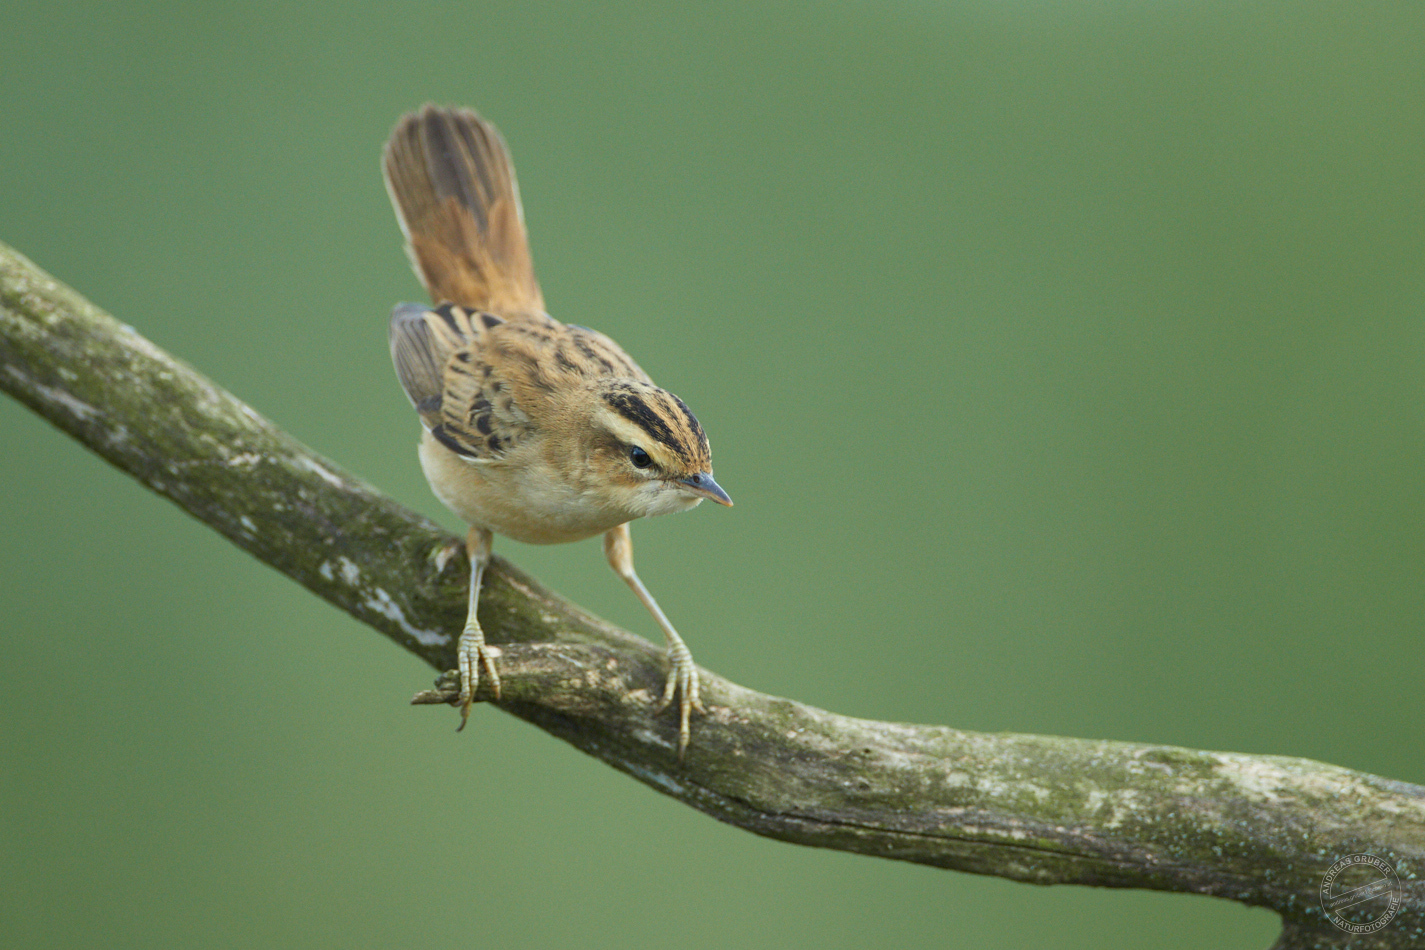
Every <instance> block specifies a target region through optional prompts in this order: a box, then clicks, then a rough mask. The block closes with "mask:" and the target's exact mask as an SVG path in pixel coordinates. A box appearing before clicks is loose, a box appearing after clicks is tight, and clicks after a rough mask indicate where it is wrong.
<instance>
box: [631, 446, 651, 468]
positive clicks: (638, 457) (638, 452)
mask: <svg viewBox="0 0 1425 950" xmlns="http://www.w3.org/2000/svg"><path fill="white" fill-rule="evenodd" d="M628 460H629V461H630V462H632V463H633V467H634V468H647V467H648V466H650V465H652V464H653V459H651V458H649V457H648V453H647V452H645V451H643V450H642V449H640V448H639V447H638V446H636V445H635V446H633V447H631V448H630V449H629V450H628Z"/></svg>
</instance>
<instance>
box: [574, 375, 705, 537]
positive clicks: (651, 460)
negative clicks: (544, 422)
mask: <svg viewBox="0 0 1425 950" xmlns="http://www.w3.org/2000/svg"><path fill="white" fill-rule="evenodd" d="M595 395H596V399H595V400H594V403H595V407H596V408H595V409H594V412H593V414H592V417H591V419H590V427H589V431H590V434H591V438H592V440H593V445H592V446H591V449H592V451H591V452H590V464H591V467H593V468H594V469H595V470H596V471H597V473H598V474H599V476H600V482H601V483H602V484H603V485H605V486H607V488H608V490H609V491H610V492H611V494H612V495H613V497H612V498H611V501H613V502H614V504H615V505H617V506H618V507H620V508H623V509H625V510H627V511H629V512H630V513H632V514H633V515H634V516H635V517H643V516H646V515H662V514H668V513H670V512H674V511H686V510H687V509H689V508H692V507H695V506H696V505H697V504H698V503H699V502H701V501H702V500H703V499H704V498H708V499H711V500H712V501H715V502H717V503H718V504H720V505H728V506H731V504H732V499H730V498H728V497H727V492H725V491H723V490H722V488H721V487H720V486H719V485H718V483H717V482H715V481H713V474H712V451H711V449H710V448H709V447H708V437H707V436H706V435H705V434H704V433H703V427H702V426H700V425H699V424H698V420H697V418H696V417H695V416H694V415H693V413H692V412H691V411H690V410H689V409H688V407H687V406H686V405H685V404H684V403H683V400H681V399H679V398H678V397H677V396H675V395H673V394H672V393H670V392H668V391H667V390H666V389H659V388H658V387H657V386H654V385H651V384H649V383H644V382H638V381H634V380H626V379H620V380H607V379H605V380H600V382H599V386H598V389H597V391H596V393H595Z"/></svg>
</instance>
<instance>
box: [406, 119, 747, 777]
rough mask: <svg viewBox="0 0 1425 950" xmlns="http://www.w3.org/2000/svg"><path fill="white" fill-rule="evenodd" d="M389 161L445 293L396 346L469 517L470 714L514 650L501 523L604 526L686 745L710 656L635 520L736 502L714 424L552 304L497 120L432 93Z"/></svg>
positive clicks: (418, 311)
mask: <svg viewBox="0 0 1425 950" xmlns="http://www.w3.org/2000/svg"><path fill="white" fill-rule="evenodd" d="M382 171H383V173H384V178H385V183H386V190H387V192H388V193H389V195H390V198H391V203H392V205H393V207H394V208H395V211H396V218H397V221H398V223H399V224H400V227H401V232H402V234H403V235H404V237H405V247H406V252H407V255H408V256H409V258H410V261H411V265H412V267H413V269H414V270H415V272H416V276H417V277H418V278H419V279H420V281H421V283H422V284H424V286H425V288H426V290H427V291H428V292H429V294H430V298H431V305H430V306H426V305H423V304H415V303H402V304H398V305H397V306H396V307H395V308H394V310H393V311H392V313H391V322H390V346H391V359H392V362H393V363H394V364H395V368H396V376H397V379H398V380H399V381H400V384H401V387H402V389H404V390H405V393H406V396H407V398H409V399H410V401H411V404H412V405H413V406H414V407H415V409H416V413H417V414H418V415H419V417H420V421H421V425H422V432H421V437H420V444H419V449H418V455H419V458H420V462H421V468H422V470H423V471H424V473H425V476H426V479H427V481H429V482H430V486H431V490H432V491H433V492H434V494H435V496H436V497H437V498H438V499H439V500H440V501H441V502H442V503H443V504H444V505H445V506H446V507H447V508H449V509H450V510H451V511H452V512H454V513H455V514H456V515H458V516H459V517H460V518H461V519H462V520H464V521H465V523H466V524H468V525H469V531H468V533H467V535H466V539H465V547H466V551H467V553H468V555H469V560H470V592H469V609H468V613H467V617H466V621H465V626H464V629H463V630H462V632H461V634H460V638H459V641H458V643H457V649H456V655H457V659H458V668H459V674H460V697H459V703H460V710H461V720H460V727H459V728H462V729H463V728H464V726H465V723H466V721H467V720H468V717H469V714H470V707H471V704H472V703H473V702H474V698H475V693H476V689H477V688H478V685H479V681H480V677H481V675H482V673H483V675H484V676H485V677H486V678H487V679H488V683H489V687H490V689H491V692H492V693H493V695H494V696H495V698H496V699H498V698H499V694H500V677H499V671H498V669H497V666H496V662H495V660H496V656H497V651H496V650H494V649H493V648H492V647H491V646H490V645H489V644H487V643H486V641H485V636H484V632H483V631H482V630H481V627H480V622H479V620H478V619H477V617H476V606H477V604H478V603H479V600H480V582H481V577H482V575H483V573H484V571H485V569H486V567H487V566H488V564H489V562H490V552H491V546H492V544H493V536H494V535H496V534H498V535H501V536H503V537H506V538H512V539H514V540H516V541H521V542H526V543H530V544H562V543H566V542H572V541H579V540H582V539H585V538H590V537H593V536H594V535H598V534H602V535H603V547H604V556H605V558H606V559H607V560H608V563H609V566H610V567H611V568H612V569H613V571H614V573H615V574H617V575H618V576H619V577H620V578H621V579H622V580H623V581H624V582H625V583H626V584H628V586H629V587H630V588H631V589H632V590H633V592H634V594H635V595H637V597H638V599H639V600H640V601H642V602H643V605H644V606H645V607H646V608H648V611H649V612H650V613H651V614H652V615H653V618H654V620H655V621H656V622H657V624H658V626H659V627H660V628H661V629H662V631H663V634H664V636H665V638H666V641H667V650H666V656H667V662H668V674H667V680H666V683H665V684H664V689H663V694H662V697H661V700H659V701H658V702H657V704H656V709H655V712H657V713H662V712H664V711H665V710H667V709H668V708H669V707H670V706H671V705H672V704H673V703H674V702H675V701H676V702H677V710H678V740H677V743H678V758H679V759H680V760H681V759H682V758H683V755H684V753H685V752H686V750H687V748H688V743H689V737H690V725H689V722H690V717H691V714H692V712H694V711H697V712H700V713H701V712H703V711H704V708H703V705H702V702H701V698H700V696H699V678H698V668H697V666H696V665H695V664H694V663H693V657H692V653H691V652H690V651H689V650H688V647H687V644H685V643H684V642H683V639H682V638H681V637H680V636H679V635H678V632H677V630H675V629H674V628H673V625H672V624H671V623H670V622H669V621H668V617H667V616H666V615H665V614H664V613H663V610H662V609H661V608H660V607H659V606H658V602H657V601H656V600H654V599H653V595H652V594H650V593H649V592H648V589H647V588H646V587H645V586H644V584H643V582H642V581H641V580H640V579H639V577H638V574H637V572H636V571H635V570H634V567H633V542H632V539H631V536H630V534H629V527H628V525H629V522H631V521H634V520H636V519H638V518H643V517H647V516H651V515H661V514H668V513H672V512H676V511H686V510H688V509H691V508H694V507H696V506H697V505H698V504H700V503H701V502H702V501H704V500H709V501H713V502H716V503H717V504H719V505H725V506H728V507H731V505H732V499H731V498H729V497H728V494H727V492H725V491H723V489H722V487H721V486H719V485H718V483H717V482H716V481H715V480H714V479H713V469H712V451H711V448H710V446H709V443H708V438H707V435H706V433H704V431H703V428H702V426H701V425H700V424H699V422H698V420H697V417H696V416H694V415H693V413H692V411H691V410H690V409H689V408H688V406H687V404H686V403H684V402H683V400H681V399H679V398H678V397H677V396H675V395H674V394H673V393H671V392H669V391H668V390H666V389H662V388H660V387H659V386H657V385H655V384H654V383H653V380H652V379H651V378H649V376H648V374H647V373H645V372H644V371H643V369H642V368H640V367H639V365H638V364H637V363H635V362H634V361H633V359H632V358H631V357H630V356H629V355H628V354H627V353H625V352H624V351H623V349H622V348H621V347H620V346H619V345H618V344H617V343H615V342H614V341H613V340H611V339H609V338H608V337H607V336H605V335H604V334H602V333H599V332H598V331H596V330H591V329H589V328H588V327H584V326H578V325H575V324H566V323H561V322H559V321H558V320H555V319H554V318H553V317H551V316H550V315H549V314H548V313H547V312H546V311H545V306H544V297H543V295H542V293H541V292H540V289H539V284H538V282H537V281H536V280H535V275H534V264H533V262H532V260H531V257H530V250H529V239H528V234H527V232H526V230H525V223H524V212H523V209H522V207H521V205H520V197H519V186H518V184H517V183H516V179H515V171H514V166H513V164H512V162H511V160H510V155H509V150H508V148H507V147H506V145H505V142H504V139H503V138H502V137H501V136H500V133H499V131H498V130H497V129H496V128H495V127H494V126H493V125H492V124H490V123H489V122H487V121H485V120H484V119H482V118H481V117H480V116H479V115H477V114H476V113H475V112H474V111H472V110H469V109H463V108H446V107H439V106H435V105H433V104H426V105H425V106H424V107H422V108H421V109H419V110H418V111H415V112H411V113H408V114H406V115H404V116H402V117H401V119H400V120H399V121H398V122H397V124H396V126H395V128H394V130H393V131H392V133H391V136H390V139H389V140H388V141H387V143H386V147H385V149H384V151H383V154H382Z"/></svg>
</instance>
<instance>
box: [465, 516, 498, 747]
mask: <svg viewBox="0 0 1425 950" xmlns="http://www.w3.org/2000/svg"><path fill="white" fill-rule="evenodd" d="M493 540H494V536H493V535H492V534H491V533H490V531H489V530H488V529H486V528H475V527H472V528H471V529H470V533H469V534H468V535H466V536H465V550H466V551H467V552H468V553H469V555H470V614H469V616H467V617H466V618H465V629H464V630H463V631H461V634H460V644H459V646H458V647H456V656H457V658H458V659H459V663H460V726H459V728H457V729H456V732H459V731H460V730H461V729H464V728H465V721H466V720H467V719H469V718H470V705H471V704H472V703H473V702H475V689H476V687H478V686H479V685H480V667H482V666H483V667H484V668H485V675H486V676H488V677H490V690H491V692H493V693H494V694H495V698H496V699H499V698H500V674H499V673H497V672H496V671H495V656H496V652H495V650H494V649H492V648H491V647H488V646H486V645H485V631H483V630H481V629H480V621H479V620H477V619H476V617H475V607H476V605H478V604H479V603H480V578H481V577H482V576H483V575H484V574H485V566H486V565H487V564H489V563H490V545H491V543H492V542H493Z"/></svg>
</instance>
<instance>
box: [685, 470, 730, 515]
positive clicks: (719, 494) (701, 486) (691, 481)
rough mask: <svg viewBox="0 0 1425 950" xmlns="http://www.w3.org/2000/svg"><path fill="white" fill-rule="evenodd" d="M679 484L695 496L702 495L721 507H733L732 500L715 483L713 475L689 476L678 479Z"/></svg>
mask: <svg viewBox="0 0 1425 950" xmlns="http://www.w3.org/2000/svg"><path fill="white" fill-rule="evenodd" d="M676 482H677V484H679V485H681V486H683V487H684V488H686V489H687V490H688V491H690V492H692V493H693V494H694V495H702V496H703V497H704V498H710V499H712V500H713V501H715V502H717V503H718V504H719V505H726V506H727V507H729V508H731V507H732V499H731V498H729V497H727V492H725V491H723V490H722V486H720V485H719V484H718V483H717V482H715V481H713V477H712V475H710V474H708V473H707V472H699V473H698V474H696V475H689V476H688V477H687V478H679V479H676Z"/></svg>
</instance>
